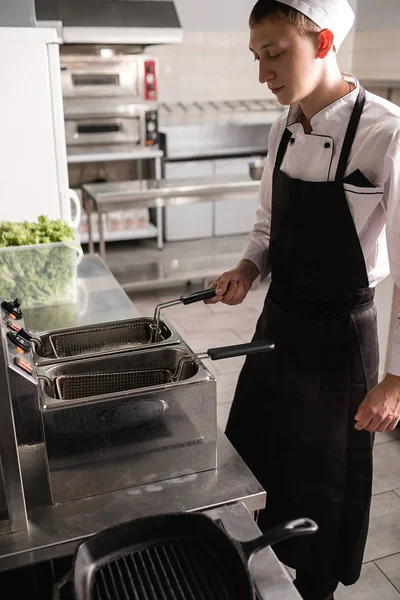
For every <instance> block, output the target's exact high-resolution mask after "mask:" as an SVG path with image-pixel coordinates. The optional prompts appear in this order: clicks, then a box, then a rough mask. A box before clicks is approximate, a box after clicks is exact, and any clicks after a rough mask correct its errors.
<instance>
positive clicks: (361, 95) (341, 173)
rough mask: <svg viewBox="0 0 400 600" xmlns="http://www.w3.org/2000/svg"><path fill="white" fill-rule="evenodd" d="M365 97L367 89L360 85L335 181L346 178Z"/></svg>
mask: <svg viewBox="0 0 400 600" xmlns="http://www.w3.org/2000/svg"><path fill="white" fill-rule="evenodd" d="M365 99H366V95H365V90H364V88H363V87H361V86H360V90H359V92H358V96H357V100H356V101H355V104H354V108H353V112H352V113H351V117H350V121H349V125H348V127H347V131H346V135H345V138H344V141H343V146H342V152H341V153H340V158H339V163H338V168H337V171H336V177H335V181H343V180H344V177H345V173H346V169H347V165H348V162H349V157H350V152H351V148H352V146H353V142H354V138H355V137H356V132H357V128H358V124H359V122H360V119H361V115H362V111H363V108H364V104H365Z"/></svg>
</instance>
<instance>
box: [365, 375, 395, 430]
mask: <svg viewBox="0 0 400 600" xmlns="http://www.w3.org/2000/svg"><path fill="white" fill-rule="evenodd" d="M355 420H356V421H357V423H356V425H355V428H356V429H360V430H361V429H365V430H366V431H371V432H372V431H393V429H395V428H396V425H397V423H398V422H399V420H400V377H398V376H396V375H391V374H389V373H388V374H387V375H386V377H385V379H384V380H383V381H381V382H380V383H378V385H377V386H375V387H374V388H373V389H372V390H371V391H370V392H368V394H367V395H366V397H365V400H364V401H363V402H362V403H361V404H360V406H359V409H358V412H357V414H356V416H355Z"/></svg>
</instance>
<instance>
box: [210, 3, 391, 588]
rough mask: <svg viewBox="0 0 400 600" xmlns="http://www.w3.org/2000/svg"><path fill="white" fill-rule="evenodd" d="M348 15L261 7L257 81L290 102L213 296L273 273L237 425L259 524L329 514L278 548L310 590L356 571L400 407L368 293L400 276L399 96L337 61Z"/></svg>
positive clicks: (220, 297) (228, 298) (254, 40)
mask: <svg viewBox="0 0 400 600" xmlns="http://www.w3.org/2000/svg"><path fill="white" fill-rule="evenodd" d="M353 21H354V14H353V12H352V10H351V7H350V6H349V4H348V2H347V0H282V1H281V2H275V1H274V0H259V1H258V2H257V4H256V5H255V7H254V9H253V11H252V14H251V17H250V50H251V51H252V53H253V54H254V57H255V59H256V60H257V61H259V63H260V68H259V74H260V82H261V83H262V84H266V85H268V87H269V89H270V90H271V91H272V92H273V93H274V94H275V95H276V97H277V99H278V101H279V102H280V103H281V104H284V105H290V108H289V110H288V112H286V113H285V114H284V115H283V116H282V117H281V118H279V119H278V120H277V122H275V123H274V124H273V126H272V128H271V132H270V135H269V143H268V157H267V160H266V163H265V169H264V173H263V178H262V182H261V187H260V194H261V195H260V205H259V209H258V212H257V221H256V224H255V226H254V229H253V231H252V233H251V234H250V236H249V238H248V240H247V243H246V247H245V251H244V255H243V260H242V261H241V262H240V263H239V264H238V266H237V267H236V268H235V269H233V270H232V271H229V272H227V273H224V274H223V275H221V277H219V278H218V279H217V280H216V281H215V282H214V284H213V285H216V286H217V295H216V297H215V298H214V299H213V300H211V301H209V302H219V301H222V302H225V303H227V304H232V305H233V304H238V303H240V302H242V301H243V299H244V298H245V296H246V294H247V292H248V291H249V289H250V288H251V286H252V285H253V284H254V283H256V280H257V278H260V279H264V278H265V277H266V276H267V275H268V274H269V273H271V285H270V287H269V291H268V294H267V298H266V300H265V305H264V309H263V311H262V314H261V316H260V318H259V320H258V323H257V328H256V333H255V339H271V340H272V341H274V342H275V345H276V349H275V351H274V352H272V353H271V354H269V355H258V356H252V357H248V358H247V360H246V362H245V365H244V367H243V370H242V372H241V374H240V378H239V382H238V386H237V390H236V394H235V398H234V401H233V405H232V410H231V413H230V416H229V421H228V425H227V429H226V433H227V436H228V437H229V438H230V440H231V441H232V443H233V444H234V446H235V447H236V449H237V450H238V452H239V453H240V454H241V456H242V457H243V459H244V460H245V461H246V462H247V464H248V465H249V466H250V468H251V469H252V471H253V472H254V473H255V475H256V476H257V477H258V478H259V480H260V482H261V483H262V484H263V486H264V487H265V489H266V491H267V504H266V509H265V510H264V511H262V512H261V513H260V516H259V524H260V527H261V528H262V529H263V530H267V529H269V528H270V527H272V526H274V525H275V524H277V523H280V522H284V521H287V520H289V519H292V518H296V517H303V516H305V517H310V518H312V519H314V520H315V521H316V522H317V523H318V525H319V532H318V533H317V534H316V535H314V536H309V537H303V538H296V539H295V540H290V541H287V542H284V543H282V544H278V545H276V547H275V548H274V549H275V551H276V553H277V555H278V557H279V558H280V559H281V560H282V562H283V563H285V564H286V565H289V566H291V567H293V568H294V569H296V580H295V585H296V587H297V588H298V590H299V592H300V594H301V595H302V596H303V598H304V599H305V600H327V599H330V598H333V593H334V591H335V589H336V588H337V585H338V583H339V582H340V581H341V582H343V583H344V584H345V585H351V584H353V583H354V582H356V581H357V579H358V578H359V576H360V570H361V564H362V559H363V553H364V548H365V541H366V537H367V531H368V520H369V510H370V501H371V483H372V444H373V435H374V432H375V431H387V430H393V429H394V428H395V427H396V425H397V423H398V421H399V419H400V331H398V332H397V333H396V334H395V336H394V339H393V351H392V358H391V363H390V367H389V374H388V375H387V376H386V377H385V379H384V380H383V381H382V382H381V383H379V384H378V385H377V381H378V342H377V328H376V311H375V307H374V303H373V299H374V286H375V285H376V284H377V282H378V281H380V280H381V279H382V278H384V276H385V275H386V274H387V273H388V271H389V268H388V265H389V264H390V272H391V274H392V276H393V278H394V280H395V282H396V284H397V286H400V110H399V108H398V107H396V106H395V105H393V104H391V103H390V102H387V101H385V100H383V99H381V98H379V97H377V96H374V95H373V94H370V93H368V92H365V91H364V89H363V88H362V87H361V86H360V84H359V83H358V81H357V79H356V78H355V77H353V76H351V75H343V74H342V73H341V72H340V70H339V67H338V64H337V61H336V52H337V51H338V49H339V47H340V45H341V43H342V42H343V40H344V39H345V37H346V35H347V33H348V32H349V30H350V29H351V27H352V25H353ZM385 226H386V235H385ZM387 250H388V253H387ZM388 257H389V261H388Z"/></svg>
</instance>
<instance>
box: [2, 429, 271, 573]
mask: <svg viewBox="0 0 400 600" xmlns="http://www.w3.org/2000/svg"><path fill="white" fill-rule="evenodd" d="M217 461H218V465H217V469H212V470H210V471H204V472H201V473H197V474H191V475H184V476H182V477H178V476H176V477H172V478H171V479H167V480H165V481H162V482H158V483H157V484H154V483H144V484H143V485H141V486H138V487H135V488H131V489H125V490H119V491H116V492H112V493H108V494H102V495H98V496H92V497H90V498H84V499H81V500H76V501H72V502H68V503H65V504H58V505H51V504H49V499H48V496H47V485H46V471H45V468H44V462H43V447H42V445H39V444H38V445H35V446H30V447H26V448H24V451H23V453H22V455H21V462H22V466H23V467H24V470H25V471H26V472H27V473H28V474H29V478H28V479H27V480H26V484H25V487H26V492H27V496H28V497H29V499H30V507H31V508H30V510H29V529H28V531H27V532H26V533H24V532H21V533H18V534H15V535H4V536H0V571H4V570H7V569H11V568H16V567H18V566H23V565H27V564H33V563H35V562H40V561H44V560H47V559H50V558H56V557H59V556H67V555H68V554H71V553H72V552H73V551H74V549H75V548H76V546H77V544H78V543H79V541H80V540H83V539H84V538H86V537H88V536H90V535H93V534H94V533H96V532H98V531H100V530H102V529H105V528H106V527H111V526H113V525H116V524H118V523H121V522H123V521H128V520H129V519H135V518H139V517H142V516H147V515H152V514H157V513H164V512H170V511H175V510H176V511H180V510H184V511H192V510H205V509H210V508H214V507H218V506H222V505H225V504H232V503H235V502H244V504H245V505H246V507H247V509H248V510H249V511H250V512H254V511H257V510H261V509H262V508H264V506H265V499H266V494H265V491H264V490H263V488H262V486H261V485H260V483H259V482H258V481H257V479H256V478H255V477H254V475H253V474H252V473H251V471H250V470H249V469H248V468H247V466H246V465H245V463H244V462H243V461H242V459H241V458H240V456H239V455H238V454H237V452H236V451H235V450H234V449H233V447H232V446H231V444H230V443H229V441H228V440H227V438H226V437H225V436H224V434H223V433H222V432H221V431H218V442H217Z"/></svg>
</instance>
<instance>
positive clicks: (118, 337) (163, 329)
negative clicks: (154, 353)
mask: <svg viewBox="0 0 400 600" xmlns="http://www.w3.org/2000/svg"><path fill="white" fill-rule="evenodd" d="M152 331H153V328H152V321H151V319H150V320H144V319H143V320H136V321H129V322H127V323H119V324H115V325H110V324H108V325H105V326H97V327H92V328H90V329H88V328H85V329H80V330H79V329H78V330H75V331H70V332H64V333H57V334H54V335H50V337H49V341H50V344H51V347H52V349H53V351H54V355H55V357H56V358H68V357H72V356H81V355H87V354H95V353H101V352H112V351H115V350H127V349H131V348H134V347H135V346H141V345H147V344H150V343H151V336H152ZM171 335H172V332H171V331H170V329H169V328H168V327H167V326H166V325H165V324H164V323H160V327H159V335H158V338H157V341H164V340H166V339H168V338H169V337H171Z"/></svg>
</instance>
